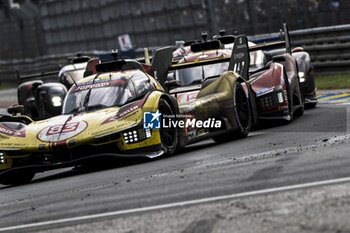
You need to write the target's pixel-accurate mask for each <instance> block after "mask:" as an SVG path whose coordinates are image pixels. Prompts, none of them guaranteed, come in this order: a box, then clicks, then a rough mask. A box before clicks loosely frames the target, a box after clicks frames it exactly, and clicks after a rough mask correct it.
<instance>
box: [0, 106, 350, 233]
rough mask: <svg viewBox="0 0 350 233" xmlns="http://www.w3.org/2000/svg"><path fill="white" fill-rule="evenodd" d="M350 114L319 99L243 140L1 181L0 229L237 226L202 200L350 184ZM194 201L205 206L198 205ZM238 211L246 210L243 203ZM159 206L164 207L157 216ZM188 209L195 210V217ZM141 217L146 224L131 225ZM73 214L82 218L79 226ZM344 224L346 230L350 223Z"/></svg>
mask: <svg viewBox="0 0 350 233" xmlns="http://www.w3.org/2000/svg"><path fill="white" fill-rule="evenodd" d="M347 116H350V106H348V105H331V104H319V105H318V106H317V107H316V108H315V109H310V110H307V111H305V114H304V116H303V117H300V118H296V119H295V120H294V121H293V122H292V123H290V124H283V123H278V124H271V123H267V122H264V123H263V124H262V125H260V126H258V127H255V129H254V131H253V132H251V133H250V135H249V136H248V137H247V138H245V139H242V140H236V141H232V142H228V143H224V144H216V143H215V142H214V141H212V140H206V141H202V142H199V143H197V144H193V145H190V146H188V147H186V148H185V149H184V150H183V151H182V152H181V153H179V154H176V155H174V156H171V157H164V158H161V159H155V160H150V161H128V162H123V163H121V162H119V161H108V164H113V166H112V167H110V168H103V167H99V168H97V169H95V170H91V169H72V168H66V169H60V170H55V171H50V172H46V173H40V174H37V175H36V176H35V178H34V180H33V181H32V182H31V183H29V184H26V185H22V186H1V185H0V232H1V231H6V232H7V231H8V232H12V231H14V232H30V231H39V230H42V231H52V232H56V231H55V229H56V230H57V232H64V229H66V232H71V231H81V232H87V231H91V232H101V231H106V232H114V231H116V232H140V231H144V232H184V233H186V232H205V233H209V232H234V231H231V230H232V229H231V230H228V229H227V228H225V227H224V228H220V229H221V230H218V229H219V228H217V229H216V228H215V227H214V226H217V227H219V225H220V224H219V223H220V221H221V222H222V219H224V218H225V216H223V215H215V216H214V217H211V218H209V219H208V218H207V217H206V216H209V215H210V213H212V212H213V211H214V210H213V208H214V207H213V206H209V207H208V206H207V205H208V203H211V205H214V204H215V205H216V204H217V205H219V204H220V205H224V203H222V202H220V201H222V200H230V199H237V198H238V199H239V198H240V197H242V198H243V197H244V196H251V195H256V197H255V199H254V198H253V199H252V200H251V201H250V202H249V203H254V201H257V200H258V198H261V196H262V195H264V193H269V192H273V193H281V192H283V193H286V192H287V193H288V192H293V190H294V189H296V188H297V189H301V190H303V191H304V190H306V191H305V192H307V190H309V189H308V188H310V186H318V185H319V186H322V188H323V189H324V190H325V191H322V193H324V192H327V190H328V192H331V191H330V190H332V189H331V188H332V187H333V186H332V185H330V183H333V180H334V179H339V178H344V179H342V180H340V181H339V180H336V181H335V183H338V182H339V183H341V184H342V186H341V187H342V189H344V187H345V189H349V188H348V187H349V184H350V182H349V179H348V178H347V177H350V169H349V167H350V153H349V152H350V149H349V142H350V119H349V117H347ZM330 180H331V181H330ZM315 182H316V183H315ZM318 182H321V183H318ZM322 182H326V183H322ZM329 182H330V183H329ZM310 183H311V185H309V184H310ZM305 184H307V185H305ZM298 185H301V186H298ZM337 192H338V193H340V191H339V190H338V191H333V190H332V193H337ZM314 193H317V192H314ZM296 195H297V196H299V195H300V194H296ZM312 195H316V194H312ZM278 198H281V202H282V203H284V201H285V199H284V197H278V196H275V197H274V200H279V199H278ZM289 199H291V198H290V197H289ZM297 203H300V201H299V200H298V201H297ZM347 203H350V202H349V200H347ZM188 205H192V206H194V207H193V208H195V209H192V211H194V212H193V213H192V214H191V213H190V212H188V213H187V214H188V215H186V214H184V213H177V214H179V215H177V214H175V215H176V217H174V213H175V212H174V211H180V212H181V211H185V210H183V209H185V207H186V206H188ZM343 206H345V205H344V204H343ZM238 207H239V208H241V207H242V206H238ZM243 207H244V206H243ZM243 207H242V208H243ZM201 208H202V209H201ZM205 208H206V209H205ZM229 208H230V205H226V206H225V209H226V210H227V209H229ZM232 208H233V207H232V203H231V209H232ZM344 208H345V207H344ZM203 209H205V211H204V210H203ZM243 210H244V208H243ZM171 211H173V212H171ZM188 211H190V210H188ZM200 211H204V212H203V213H202V214H197V215H196V213H198V212H200ZM244 211H248V212H247V213H245V214H247V215H246V216H247V217H246V219H247V218H249V209H248V210H247V209H246V210H244ZM326 212H327V211H326ZM337 213H339V212H337ZM348 213H349V212H345V217H347V219H348V217H349V215H348ZM158 214H162V217H159V218H157V217H155V216H158ZM250 214H252V213H250ZM254 215H256V213H254ZM346 215H347V216H346ZM191 216H196V218H195V221H194V220H193V221H192V219H191ZM154 218H155V220H154ZM145 219H146V220H145ZM147 219H148V220H147ZM150 219H152V221H149V220H150ZM112 220H113V221H120V222H117V223H114V224H117V226H119V228H118V229H119V230H116V228H115V227H116V225H113V223H112V222H108V223H107V222H106V221H112ZM187 220H188V221H187ZM238 220H239V218H237V221H238ZM128 221H129V223H127V222H128ZM177 221H178V222H179V223H178V224H175V222H177ZM286 221H287V222H288V220H284V222H286ZM290 221H292V220H290ZM130 222H131V223H130ZM164 222H166V223H167V224H164ZM140 223H143V224H145V225H142V227H141V228H137V224H140ZM79 224H80V225H81V224H83V225H87V226H88V227H86V228H79V227H76V226H79ZM123 224H124V225H123ZM235 224H239V221H238V222H235ZM345 224H347V223H345ZM101 225H102V226H101ZM247 225H249V222H247ZM123 226H124V228H123ZM133 227H135V229H133ZM138 227H140V226H138ZM252 227H253V225H252ZM344 227H345V229H347V230H349V229H348V227H349V225H345V226H343V228H342V229H344ZM137 229H138V230H137ZM225 229H226V230H225ZM237 229H238V228H237ZM243 229H245V230H247V229H249V228H243ZM259 229H260V230H259ZM262 229H263V228H257V230H259V231H261V232H263V231H264V230H262ZM245 230H242V232H246V231H245ZM280 230H281V229H280V228H279V229H276V231H275V232H280ZM237 231H238V230H237ZM248 231H252V232H254V231H255V230H254V228H251V229H250V230H248ZM269 231H271V229H270V230H269ZM272 231H273V230H272ZM292 231H293V230H292ZM294 231H295V232H298V231H300V229H294ZM310 231H315V232H317V231H318V230H317V228H316V230H315V229H314V228H312V229H311V230H310ZM266 232H268V231H267V230H266ZM326 232H327V231H326ZM334 232H335V231H334ZM340 232H342V231H340Z"/></svg>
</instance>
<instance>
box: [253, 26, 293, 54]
mask: <svg viewBox="0 0 350 233" xmlns="http://www.w3.org/2000/svg"><path fill="white" fill-rule="evenodd" d="M282 47H284V48H286V53H289V54H292V49H291V44H290V37H289V30H288V26H287V24H286V23H283V25H282V29H281V30H280V40H278V41H273V42H267V43H261V44H257V45H254V46H251V47H249V52H252V51H256V50H268V49H276V48H282Z"/></svg>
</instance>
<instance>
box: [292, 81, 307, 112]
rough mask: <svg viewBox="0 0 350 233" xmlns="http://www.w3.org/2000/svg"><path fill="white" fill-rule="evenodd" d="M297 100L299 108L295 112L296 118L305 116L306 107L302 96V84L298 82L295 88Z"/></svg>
mask: <svg viewBox="0 0 350 233" xmlns="http://www.w3.org/2000/svg"><path fill="white" fill-rule="evenodd" d="M294 94H295V98H296V100H297V101H298V103H299V108H298V109H296V110H295V113H294V115H295V116H302V115H304V111H305V105H304V98H303V97H302V95H301V91H300V83H299V81H298V83H297V86H296V88H295V92H294Z"/></svg>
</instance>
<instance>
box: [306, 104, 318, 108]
mask: <svg viewBox="0 0 350 233" xmlns="http://www.w3.org/2000/svg"><path fill="white" fill-rule="evenodd" d="M316 105H317V103H307V104H305V109H313V108H316Z"/></svg>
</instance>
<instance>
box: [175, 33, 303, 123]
mask: <svg viewBox="0 0 350 233" xmlns="http://www.w3.org/2000/svg"><path fill="white" fill-rule="evenodd" d="M285 32H286V33H285V40H283V41H277V42H272V43H264V44H261V45H253V44H251V43H250V45H251V46H249V49H248V51H249V54H248V55H247V56H248V57H249V60H246V61H245V62H246V64H250V65H249V68H248V66H245V69H246V71H245V73H246V75H243V77H245V78H246V81H247V82H248V83H249V85H248V86H246V87H245V90H246V93H247V95H248V94H249V96H250V99H251V106H252V110H251V111H252V113H253V116H254V117H253V119H255V120H254V122H253V123H255V122H256V119H284V120H287V121H291V120H293V118H294V116H295V115H303V113H304V104H303V100H302V96H301V93H300V86H299V77H298V69H297V63H296V60H295V59H294V58H293V57H292V56H291V54H290V50H289V48H290V47H289V40H288V39H289V38H288V32H287V28H286V27H285ZM236 37H237V36H233V35H221V36H218V37H216V38H215V39H214V41H218V42H220V43H219V44H217V46H216V47H215V43H213V42H206V40H205V39H204V40H203V42H202V43H194V44H192V45H191V49H190V50H191V52H190V53H187V54H186V55H185V54H182V58H181V59H180V60H179V61H178V64H186V63H188V62H194V63H198V62H199V61H211V60H215V59H220V58H225V57H231V56H232V54H231V51H232V50H231V49H232V47H234V46H235V44H234V42H235V39H236ZM280 46H284V47H285V49H284V53H282V54H279V55H277V56H273V57H271V59H269V60H267V59H266V56H265V55H264V53H263V50H267V49H271V48H276V47H280ZM288 51H289V52H288ZM225 70H228V63H226V64H225V63H222V64H213V65H206V66H201V67H196V68H188V69H182V70H179V71H176V72H175V73H174V74H173V76H174V77H172V76H169V77H168V78H173V79H175V80H177V81H178V82H179V84H178V86H177V87H176V88H174V89H173V90H171V93H176V95H177V98H178V101H179V103H182V102H187V101H191V100H192V99H195V98H196V95H197V94H198V93H199V90H201V89H202V88H205V87H206V86H208V85H210V84H211V83H212V82H215V81H216V79H217V78H218V77H219V75H220V74H221V73H222V72H223V71H225Z"/></svg>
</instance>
